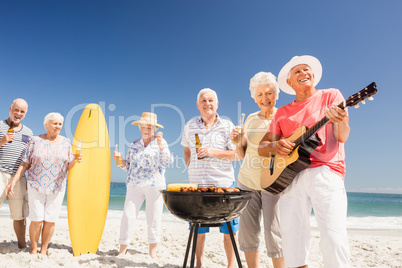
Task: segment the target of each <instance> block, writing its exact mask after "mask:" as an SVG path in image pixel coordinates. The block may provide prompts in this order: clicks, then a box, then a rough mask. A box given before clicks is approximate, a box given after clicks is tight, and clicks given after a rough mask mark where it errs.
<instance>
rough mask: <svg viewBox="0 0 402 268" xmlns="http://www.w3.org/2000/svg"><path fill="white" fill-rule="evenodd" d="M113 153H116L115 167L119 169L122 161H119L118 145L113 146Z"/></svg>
mask: <svg viewBox="0 0 402 268" xmlns="http://www.w3.org/2000/svg"><path fill="white" fill-rule="evenodd" d="M114 151H115V152H116V153H117V158H116V166H117V167H121V164H122V161H121V154H120V153H119V145H117V144H116V145H115V146H114Z"/></svg>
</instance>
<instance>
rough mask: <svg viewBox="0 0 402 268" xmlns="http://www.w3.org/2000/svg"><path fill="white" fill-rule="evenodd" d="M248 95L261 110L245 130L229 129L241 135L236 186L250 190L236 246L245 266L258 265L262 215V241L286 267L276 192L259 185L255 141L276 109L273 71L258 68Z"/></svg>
mask: <svg viewBox="0 0 402 268" xmlns="http://www.w3.org/2000/svg"><path fill="white" fill-rule="evenodd" d="M249 89H250V93H251V97H252V98H253V99H254V101H255V102H256V103H257V105H258V107H259V108H260V110H259V111H258V112H255V113H252V114H250V115H249V116H248V117H247V120H246V122H245V124H244V130H243V131H242V132H241V133H239V132H238V131H237V130H236V129H234V130H233V131H232V134H231V136H232V139H234V140H236V139H237V137H238V135H241V136H242V138H241V142H240V143H238V144H236V151H237V153H238V154H239V155H240V158H241V159H242V160H243V163H242V165H241V167H240V171H239V175H238V186H239V188H240V189H242V190H248V191H251V200H250V202H249V204H248V205H247V207H246V209H245V210H244V211H243V212H242V214H241V216H240V222H239V246H240V250H242V251H244V255H245V257H246V261H247V266H248V267H258V263H259V244H260V233H261V225H260V222H261V217H263V221H264V225H263V226H264V236H265V245H266V248H267V255H268V257H270V258H272V263H273V265H274V267H275V268H278V267H285V264H284V260H283V255H282V245H281V233H280V229H279V220H278V199H279V195H278V196H277V195H273V194H272V193H270V192H267V191H265V190H263V189H262V188H261V186H260V179H261V169H262V164H263V158H262V157H260V156H259V155H258V145H259V143H260V141H261V139H262V137H263V136H264V135H265V133H266V132H267V129H268V127H269V125H270V124H271V121H272V119H273V117H274V115H275V113H276V110H277V108H275V103H276V100H277V99H278V96H279V88H278V83H277V82H276V77H275V76H274V75H273V74H272V73H268V72H259V73H257V74H255V75H254V76H253V77H252V78H251V79H250V87H249Z"/></svg>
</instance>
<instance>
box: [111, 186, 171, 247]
mask: <svg viewBox="0 0 402 268" xmlns="http://www.w3.org/2000/svg"><path fill="white" fill-rule="evenodd" d="M161 189H162V188H160V187H154V186H145V187H136V188H127V193H126V201H125V203H124V211H123V216H122V218H121V225H120V239H119V243H120V244H121V245H128V244H129V243H130V237H131V234H132V233H133V230H134V222H135V220H136V218H137V216H138V213H139V212H140V208H141V206H142V203H144V200H145V199H146V208H145V212H146V217H147V224H148V243H150V244H151V243H158V242H159V233H160V227H161V221H162V212H163V197H162V194H161V193H160V192H159V190H161Z"/></svg>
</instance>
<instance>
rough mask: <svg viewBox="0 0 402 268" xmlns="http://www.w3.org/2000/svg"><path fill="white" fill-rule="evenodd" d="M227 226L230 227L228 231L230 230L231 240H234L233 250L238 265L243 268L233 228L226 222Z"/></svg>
mask: <svg viewBox="0 0 402 268" xmlns="http://www.w3.org/2000/svg"><path fill="white" fill-rule="evenodd" d="M226 225H227V226H228V229H229V234H230V239H231V240H232V245H233V250H234V252H235V255H236V260H237V265H238V266H239V268H243V266H242V265H241V260H240V255H239V251H237V246H236V241H235V239H234V235H233V230H232V226H230V222H226Z"/></svg>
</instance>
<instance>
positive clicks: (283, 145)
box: [275, 139, 295, 157]
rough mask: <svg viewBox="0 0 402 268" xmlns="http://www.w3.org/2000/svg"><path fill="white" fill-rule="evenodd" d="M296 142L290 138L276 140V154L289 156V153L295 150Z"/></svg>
mask: <svg viewBox="0 0 402 268" xmlns="http://www.w3.org/2000/svg"><path fill="white" fill-rule="evenodd" d="M294 146H295V144H294V143H293V142H291V141H288V140H284V139H281V140H278V141H277V142H276V149H275V154H277V155H279V156H282V157H289V154H290V153H291V152H292V151H293V148H294Z"/></svg>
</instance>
